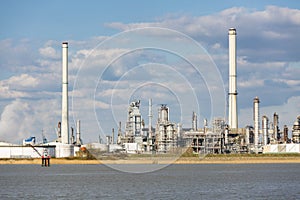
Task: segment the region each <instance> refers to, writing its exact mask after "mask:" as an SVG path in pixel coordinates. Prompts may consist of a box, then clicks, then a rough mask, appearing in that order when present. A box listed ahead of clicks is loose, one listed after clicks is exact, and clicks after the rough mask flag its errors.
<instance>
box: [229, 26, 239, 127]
mask: <svg viewBox="0 0 300 200" xmlns="http://www.w3.org/2000/svg"><path fill="white" fill-rule="evenodd" d="M228 35H229V93H228V97H229V100H228V101H229V109H228V124H229V128H231V129H237V128H238V114H237V100H236V97H237V89H236V30H235V29H234V28H230V29H229V31H228Z"/></svg>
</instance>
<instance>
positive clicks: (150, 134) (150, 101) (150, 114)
mask: <svg viewBox="0 0 300 200" xmlns="http://www.w3.org/2000/svg"><path fill="white" fill-rule="evenodd" d="M152 116H153V115H152V99H149V115H148V117H149V125H148V129H149V138H151V137H152Z"/></svg>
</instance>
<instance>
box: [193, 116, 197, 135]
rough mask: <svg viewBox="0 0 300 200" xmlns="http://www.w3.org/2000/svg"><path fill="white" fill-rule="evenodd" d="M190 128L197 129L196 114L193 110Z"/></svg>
mask: <svg viewBox="0 0 300 200" xmlns="http://www.w3.org/2000/svg"><path fill="white" fill-rule="evenodd" d="M192 129H193V131H197V114H196V113H195V112H193V117H192Z"/></svg>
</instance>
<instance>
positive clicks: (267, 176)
mask: <svg viewBox="0 0 300 200" xmlns="http://www.w3.org/2000/svg"><path fill="white" fill-rule="evenodd" d="M138 167H141V168H142V167H144V166H143V165H140V166H138ZM0 186H1V188H0V199H299V198H300V165H299V164H234V165H233V164H199V165H185V164H181V165H170V166H168V167H165V168H163V169H161V170H157V171H154V172H151V173H140V174H132V173H125V172H121V171H117V170H114V169H111V168H109V167H107V166H105V165H51V167H41V166H39V165H0Z"/></svg>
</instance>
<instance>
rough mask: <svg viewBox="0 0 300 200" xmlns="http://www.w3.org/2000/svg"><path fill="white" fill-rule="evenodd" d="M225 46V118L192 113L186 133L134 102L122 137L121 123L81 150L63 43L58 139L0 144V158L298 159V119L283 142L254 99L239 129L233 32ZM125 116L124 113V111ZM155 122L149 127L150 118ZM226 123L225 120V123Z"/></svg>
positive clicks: (166, 114)
mask: <svg viewBox="0 0 300 200" xmlns="http://www.w3.org/2000/svg"><path fill="white" fill-rule="evenodd" d="M228 40H229V77H228V78H229V85H228V90H229V91H228V108H227V110H228V116H226V119H225V118H222V117H216V118H214V119H213V121H212V122H211V123H210V124H209V123H208V121H207V120H204V123H203V124H201V126H200V124H198V118H197V116H198V115H199V114H200V113H196V112H192V113H191V127H182V125H181V124H180V123H178V122H172V121H171V119H170V112H171V108H170V107H168V105H167V104H161V105H160V106H159V108H158V111H157V113H154V112H153V108H152V107H153V105H152V99H149V101H148V102H141V101H140V100H134V101H132V102H131V103H130V104H129V105H128V110H127V120H126V122H125V123H124V127H125V130H124V131H122V122H119V125H118V130H117V131H116V134H115V129H114V128H112V133H111V134H109V135H107V136H106V138H105V140H106V141H105V140H104V139H101V138H100V139H99V142H97V143H88V144H83V142H82V139H81V130H80V126H81V124H80V123H81V121H80V120H79V119H77V120H76V128H75V131H74V129H73V128H71V131H70V127H69V101H68V98H69V95H68V43H67V42H63V43H62V112H61V122H58V125H57V139H56V140H55V141H52V142H48V141H47V140H46V139H43V142H42V143H39V144H38V143H37V142H36V138H35V137H30V138H28V139H25V140H24V141H23V145H15V144H10V143H6V142H0V158H39V157H42V156H45V155H47V156H48V155H49V156H51V157H56V158H60V157H74V156H81V155H82V154H81V153H82V151H83V150H86V149H88V150H90V151H95V150H96V151H97V152H101V153H103V154H151V155H152V154H171V153H174V152H178V149H187V148H189V149H190V150H192V152H193V154H198V155H203V154H241V153H254V154H258V153H300V116H298V117H297V116H295V118H296V120H295V122H294V124H293V128H292V137H291V138H289V137H288V127H287V125H284V126H283V127H282V129H281V128H280V127H279V115H278V114H277V113H276V112H275V113H274V115H273V116H266V115H263V116H261V114H260V100H259V97H253V121H252V122H249V124H251V125H248V126H246V127H243V128H242V127H239V125H238V101H237V95H238V92H237V66H236V63H237V61H236V60H237V58H236V51H237V49H236V29H234V28H230V29H229V31H228ZM141 103H143V104H146V105H148V116H147V117H148V125H146V124H145V122H144V118H143V116H142V114H141V112H140V108H141ZM124 112H126V111H124ZM154 115H156V116H157V121H156V122H153V121H152V120H153V116H154ZM227 119H228V120H227Z"/></svg>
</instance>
